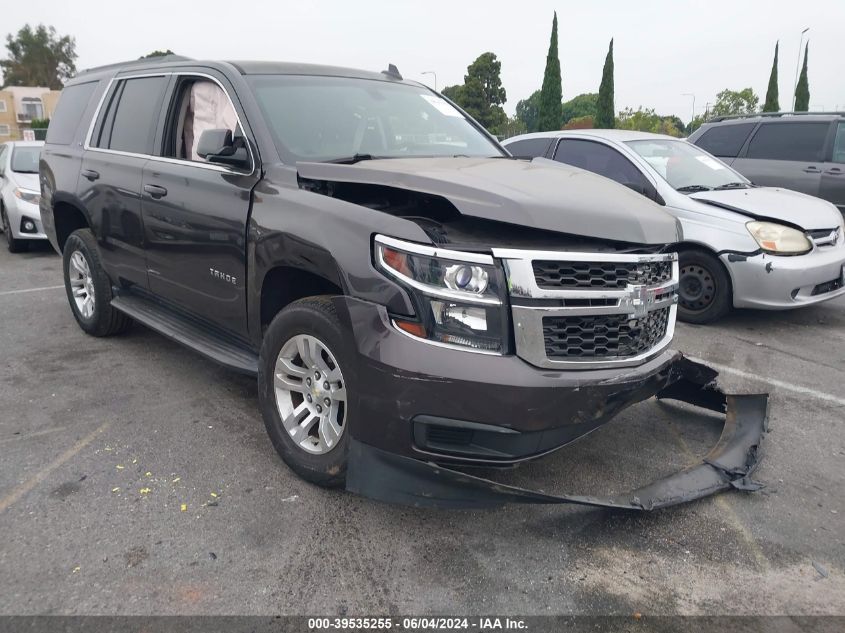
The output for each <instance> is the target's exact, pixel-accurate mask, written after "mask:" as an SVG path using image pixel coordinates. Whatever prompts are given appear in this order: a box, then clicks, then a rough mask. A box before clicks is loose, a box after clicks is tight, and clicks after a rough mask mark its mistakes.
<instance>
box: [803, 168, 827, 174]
mask: <svg viewBox="0 0 845 633" xmlns="http://www.w3.org/2000/svg"><path fill="white" fill-rule="evenodd" d="M803 171H804V172H806V173H808V174H820V173H822V170H821V169H819V168H818V167H807V168H805V169H804V170H803Z"/></svg>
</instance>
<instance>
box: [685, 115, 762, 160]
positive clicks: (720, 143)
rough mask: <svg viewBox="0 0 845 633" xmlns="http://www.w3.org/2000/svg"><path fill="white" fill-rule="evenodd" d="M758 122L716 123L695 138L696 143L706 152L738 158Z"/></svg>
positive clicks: (723, 156) (722, 156)
mask: <svg viewBox="0 0 845 633" xmlns="http://www.w3.org/2000/svg"><path fill="white" fill-rule="evenodd" d="M755 125H757V124H756V123H734V124H731V125H716V126H714V127H711V128H710V129H709V130H707V131H705V132H704V133H703V134H702V135H701V136H699V137H698V138H697V139H695V144H696V145H698V146H699V147H700V148H701V149H703V150H704V151H705V152H710V153H711V154H713V156H719V157H721V158H736V156H737V154H739V150H741V149H742V146H743V145H744V144H745V140H746V139H747V138H748V135H749V134H751V130H753V129H754V126H755Z"/></svg>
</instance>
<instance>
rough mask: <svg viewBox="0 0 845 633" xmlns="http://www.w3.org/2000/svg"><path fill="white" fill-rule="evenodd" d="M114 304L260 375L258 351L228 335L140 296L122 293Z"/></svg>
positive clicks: (224, 361)
mask: <svg viewBox="0 0 845 633" xmlns="http://www.w3.org/2000/svg"><path fill="white" fill-rule="evenodd" d="M111 305H112V307H113V308H114V309H116V310H120V311H121V312H123V313H124V314H126V315H128V316H130V317H132V319H133V320H135V321H138V323H141V324H142V325H146V326H147V327H148V328H150V329H151V330H155V331H156V332H158V333H159V334H162V335H164V336H166V337H167V338H169V339H171V340H173V341H176V342H177V343H181V344H182V345H184V346H185V347H189V348H190V349H192V350H194V351H195V352H198V353H200V354H202V355H203V356H205V357H206V358H209V359H211V360H213V361H214V362H216V363H219V364H221V365H223V366H224V367H227V368H229V369H233V370H234V371H237V372H240V373H242V374H248V375H250V376H257V375H258V355H257V354H256V353H254V352H252V351H251V350H249V349H247V348H245V347H243V346H242V345H239V344H237V343H236V342H234V341H229V340H227V339H226V338H225V337H218V336H215V335H214V333H213V332H211V331H209V330H208V329H207V328H204V327H202V326H201V325H199V324H197V323H194V322H193V321H191V320H189V319H188V318H186V317H184V316H182V315H181V314H178V313H176V312H175V311H173V310H171V309H169V308H167V307H165V306H163V305H161V304H159V303H157V302H155V301H151V300H149V299H145V298H143V297H139V296H137V295H131V294H121V295H119V296H117V297H115V298H114V299H112V301H111Z"/></svg>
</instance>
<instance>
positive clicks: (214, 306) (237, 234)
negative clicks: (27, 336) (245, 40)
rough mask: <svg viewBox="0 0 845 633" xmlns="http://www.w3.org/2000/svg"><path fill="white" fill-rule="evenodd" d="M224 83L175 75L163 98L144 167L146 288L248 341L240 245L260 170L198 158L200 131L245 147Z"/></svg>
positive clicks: (243, 251) (253, 162)
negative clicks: (223, 132)
mask: <svg viewBox="0 0 845 633" xmlns="http://www.w3.org/2000/svg"><path fill="white" fill-rule="evenodd" d="M224 85H225V84H224V83H223V79H222V78H215V79H210V78H208V77H204V76H191V75H179V76H177V78H176V81H175V82H174V84H173V89H172V92H171V95H170V96H169V101H170V106H169V112H168V116H167V119H166V122H165V125H164V132H163V137H164V138H163V142H162V150H161V154H162V156H160V157H159V158H153V159H151V160H150V162H149V163H148V164H147V166H146V167H145V168H144V177H143V183H142V187H141V189H142V200H143V202H142V207H143V219H144V231H145V235H146V244H147V268H148V274H149V284H150V290H151V291H152V292H154V293H155V294H156V295H158V296H160V297H162V298H163V299H166V300H167V301H169V302H171V303H173V304H175V305H176V306H178V307H180V308H182V309H184V310H186V311H189V312H191V313H194V314H196V315H201V316H202V317H203V318H204V319H206V320H210V321H212V322H213V323H214V324H215V325H218V326H220V327H222V328H224V329H226V330H228V331H230V332H232V333H234V334H237V335H241V336H246V335H247V331H246V323H247V318H246V303H247V298H246V290H247V286H246V240H247V235H246V232H247V221H248V217H249V210H250V205H251V201H252V189H253V187H254V186H255V184H256V183H257V181H258V173H259V170H258V165H257V161H256V160H255V158H254V152H251V154H250V156H251V164H250V166H249V167H246V168H241V167H238V168H235V167H229V166H224V165H220V164H213V163H209V162H207V161H205V160H203V159H202V158H200V157H199V156H197V155H196V146H197V141H198V139H199V137H200V135H201V134H202V131H203V130H204V129H219V128H221V127H225V128H228V129H231V130H232V131H233V133H234V134H233V135H234V136H235V139H236V142H239V141H240V142H246V141H245V138H246V137H245V135H244V132H243V130H244V127H243V126H242V125H241V123H240V121H241V116H240V115H239V114H238V113H237V112H236V111H235V110H234V105H233V103H232V100H231V99H230V98H229V96H228V93H227V92H226V89H224V88H223V86H224Z"/></svg>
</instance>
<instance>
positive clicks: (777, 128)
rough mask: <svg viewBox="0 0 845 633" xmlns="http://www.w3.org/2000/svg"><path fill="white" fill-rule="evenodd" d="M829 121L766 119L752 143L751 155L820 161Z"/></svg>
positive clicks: (749, 148)
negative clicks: (768, 121) (785, 121)
mask: <svg viewBox="0 0 845 633" xmlns="http://www.w3.org/2000/svg"><path fill="white" fill-rule="evenodd" d="M829 129H830V124H828V123H806V122H803V123H797V122H796V123H791V122H790V123H763V124H762V125H761V126H760V129H758V130H757V132H756V134H754V136H753V137H752V139H751V144H750V145H749V146H748V158H765V159H769V160H795V161H806V162H819V161H821V160H823V158H822V155H823V151H824V142H825V139H826V138H827V132H828V130H829Z"/></svg>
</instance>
